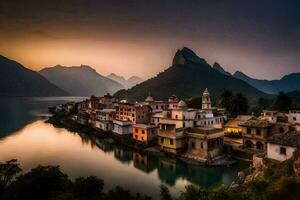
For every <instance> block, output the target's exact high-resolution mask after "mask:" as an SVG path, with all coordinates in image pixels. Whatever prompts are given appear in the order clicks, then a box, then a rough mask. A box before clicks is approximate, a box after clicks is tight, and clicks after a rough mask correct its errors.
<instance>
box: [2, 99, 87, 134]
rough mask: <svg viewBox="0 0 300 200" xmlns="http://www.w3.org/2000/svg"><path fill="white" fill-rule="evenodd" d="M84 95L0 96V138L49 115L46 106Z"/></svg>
mask: <svg viewBox="0 0 300 200" xmlns="http://www.w3.org/2000/svg"><path fill="white" fill-rule="evenodd" d="M83 99H85V97H44V98H43V97H39V98H8V97H7V98H6V97H1V98H0V105H1V106H0V138H3V137H5V136H7V135H10V134H11V133H13V132H16V131H18V130H20V129H22V128H23V127H24V126H26V125H27V124H29V123H31V122H33V121H35V120H37V119H38V118H40V117H47V116H49V113H48V107H50V106H53V105H56V104H59V103H65V102H67V101H81V100H83Z"/></svg>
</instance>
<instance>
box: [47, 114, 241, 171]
mask: <svg viewBox="0 0 300 200" xmlns="http://www.w3.org/2000/svg"><path fill="white" fill-rule="evenodd" d="M46 122H47V123H50V124H52V125H54V126H55V127H59V128H65V129H67V130H69V131H71V132H77V133H79V134H87V135H90V136H93V137H96V138H98V139H113V141H114V142H115V143H116V144H118V145H122V146H123V147H126V148H129V149H131V150H134V151H137V152H140V153H144V154H151V155H156V156H159V157H168V158H172V159H180V160H181V161H183V162H185V163H187V164H191V165H201V166H211V167H219V166H225V167H226V166H231V165H234V164H237V163H238V161H237V160H234V159H231V158H229V157H227V156H225V155H224V156H220V157H218V158H217V159H214V160H211V161H210V162H205V161H201V160H198V159H196V158H193V157H190V156H186V155H184V154H182V155H174V154H171V153H168V152H163V151H160V149H159V147H158V146H155V145H146V144H144V143H140V142H137V141H135V140H133V139H132V135H127V136H120V135H117V134H115V133H113V132H111V131H103V130H100V129H95V128H93V127H90V126H85V125H81V124H79V123H77V122H76V121H74V120H73V119H71V117H70V116H68V115H64V114H54V115H53V116H51V117H50V118H49V119H48V120H47V121H46Z"/></svg>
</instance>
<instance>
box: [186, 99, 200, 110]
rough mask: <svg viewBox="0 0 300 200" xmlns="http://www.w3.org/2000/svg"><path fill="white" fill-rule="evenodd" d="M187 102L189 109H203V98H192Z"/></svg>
mask: <svg viewBox="0 0 300 200" xmlns="http://www.w3.org/2000/svg"><path fill="white" fill-rule="evenodd" d="M185 102H186V105H187V106H188V107H189V108H197V109H201V108H202V97H201V96H196V97H191V98H189V99H187V100H186V101H185Z"/></svg>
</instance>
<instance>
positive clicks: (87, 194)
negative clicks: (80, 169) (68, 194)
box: [73, 176, 104, 199]
mask: <svg viewBox="0 0 300 200" xmlns="http://www.w3.org/2000/svg"><path fill="white" fill-rule="evenodd" d="M103 186H104V183H103V180H100V179H98V178H97V177H94V176H89V177H87V178H83V177H79V178H77V179H76V180H75V183H74V186H73V188H74V189H73V193H74V197H75V198H76V199H85V198H88V199H96V198H97V197H99V196H101V195H102V190H103Z"/></svg>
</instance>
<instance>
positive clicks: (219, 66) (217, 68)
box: [212, 62, 231, 76]
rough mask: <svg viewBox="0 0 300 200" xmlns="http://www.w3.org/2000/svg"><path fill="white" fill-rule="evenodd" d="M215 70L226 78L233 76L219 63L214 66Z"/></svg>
mask: <svg viewBox="0 0 300 200" xmlns="http://www.w3.org/2000/svg"><path fill="white" fill-rule="evenodd" d="M212 68H213V69H215V70H217V71H218V72H220V73H221V74H224V75H226V76H231V74H230V73H229V72H227V71H225V70H224V68H223V67H222V66H221V65H220V64H219V63H217V62H215V63H214V64H213V66H212Z"/></svg>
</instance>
